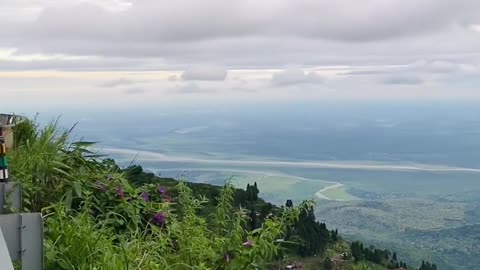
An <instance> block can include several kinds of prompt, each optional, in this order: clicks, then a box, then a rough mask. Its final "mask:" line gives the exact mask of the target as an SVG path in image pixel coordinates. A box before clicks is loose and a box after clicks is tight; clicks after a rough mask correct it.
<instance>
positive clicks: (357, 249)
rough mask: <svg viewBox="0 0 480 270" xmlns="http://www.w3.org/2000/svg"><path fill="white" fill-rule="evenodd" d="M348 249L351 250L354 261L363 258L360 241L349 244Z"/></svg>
mask: <svg viewBox="0 0 480 270" xmlns="http://www.w3.org/2000/svg"><path fill="white" fill-rule="evenodd" d="M350 250H351V252H352V257H353V259H354V261H355V262H360V261H361V260H363V245H362V243H360V242H358V241H355V242H352V244H351V245H350Z"/></svg>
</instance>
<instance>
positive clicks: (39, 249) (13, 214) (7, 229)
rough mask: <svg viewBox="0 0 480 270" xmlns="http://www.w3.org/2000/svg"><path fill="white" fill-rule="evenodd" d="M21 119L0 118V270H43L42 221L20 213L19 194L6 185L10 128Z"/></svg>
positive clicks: (11, 143) (11, 144)
mask: <svg viewBox="0 0 480 270" xmlns="http://www.w3.org/2000/svg"><path fill="white" fill-rule="evenodd" d="M23 119H24V118H23V117H19V116H15V115H11V114H0V269H1V270H13V269H14V268H13V262H18V263H20V265H21V269H22V270H41V269H43V220H42V216H41V214H40V213H21V211H22V192H21V187H20V186H19V185H18V184H17V183H15V182H9V176H10V175H9V171H8V160H7V152H8V151H9V149H12V147H14V142H15V140H14V136H13V128H14V127H15V125H16V123H18V122H19V121H22V120H23Z"/></svg>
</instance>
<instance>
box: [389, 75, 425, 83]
mask: <svg viewBox="0 0 480 270" xmlns="http://www.w3.org/2000/svg"><path fill="white" fill-rule="evenodd" d="M383 83H384V84H401V85H402V84H403V85H417V84H422V83H423V79H422V78H420V77H418V76H416V75H392V76H389V77H387V78H385V79H384V80H383Z"/></svg>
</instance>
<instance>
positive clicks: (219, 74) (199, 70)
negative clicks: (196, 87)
mask: <svg viewBox="0 0 480 270" xmlns="http://www.w3.org/2000/svg"><path fill="white" fill-rule="evenodd" d="M226 77H227V70H226V69H225V68H222V67H218V66H209V65H203V66H193V67H190V68H189V69H187V70H185V71H184V72H183V74H182V79H183V80H184V81H223V80H225V78H226Z"/></svg>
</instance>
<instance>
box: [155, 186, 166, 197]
mask: <svg viewBox="0 0 480 270" xmlns="http://www.w3.org/2000/svg"><path fill="white" fill-rule="evenodd" d="M157 191H158V193H160V195H165V194H167V188H166V187H161V186H159V187H158V188H157Z"/></svg>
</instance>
